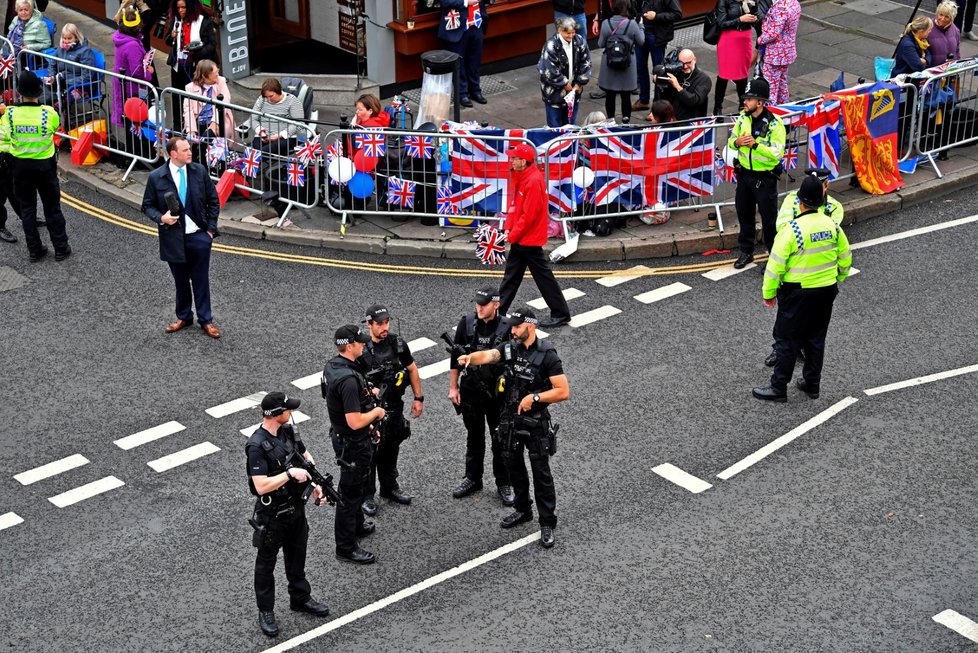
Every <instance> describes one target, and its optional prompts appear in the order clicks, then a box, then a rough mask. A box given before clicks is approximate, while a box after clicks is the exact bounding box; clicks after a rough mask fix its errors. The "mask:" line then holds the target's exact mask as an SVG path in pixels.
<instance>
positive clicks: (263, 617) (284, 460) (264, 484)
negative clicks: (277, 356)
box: [245, 392, 329, 637]
mask: <svg viewBox="0 0 978 653" xmlns="http://www.w3.org/2000/svg"><path fill="white" fill-rule="evenodd" d="M298 407H299V400H298V399H293V398H292V397H289V396H287V395H285V394H283V393H281V392H270V393H268V394H267V395H265V397H264V398H263V399H262V402H261V411H262V423H261V426H259V427H258V430H256V431H255V432H254V434H252V436H251V437H250V438H249V439H248V443H247V444H246V445H245V453H246V454H247V456H248V487H249V488H250V489H251V493H252V494H254V495H255V496H257V497H258V501H257V502H256V503H255V514H254V515H253V516H252V519H251V524H252V526H253V527H254V529H255V535H254V542H253V544H254V545H255V546H256V547H258V557H257V558H256V559H255V596H256V598H257V600H258V625H259V626H260V627H261V630H262V632H263V633H265V634H266V635H268V636H269V637H275V636H276V635H278V632H279V631H278V623H277V622H276V621H275V613H274V612H273V610H274V609H275V576H274V572H275V561H276V559H277V558H278V551H279V549H282V551H283V557H284V558H285V576H286V577H287V578H288V579H289V605H290V606H291V607H292V609H293V610H297V611H299V612H308V613H310V614H314V615H316V616H318V617H325V616H326V615H328V614H329V607H327V606H326V605H325V604H324V603H319V602H318V601H315V600H314V599H313V598H312V596H311V595H310V591H311V590H310V587H309V581H308V580H306V571H305V567H306V540H307V539H308V537H309V526H308V525H307V524H306V512H305V506H304V500H303V498H302V497H303V496H304V495H306V490H307V488H308V484H309V482H310V481H311V480H312V478H311V476H310V474H309V472H307V471H306V470H305V469H302V468H301V467H299V466H295V467H293V466H292V464H291V463H290V459H291V458H292V457H293V454H294V453H295V452H298V453H299V454H300V455H301V456H302V457H303V458H304V459H305V460H307V461H309V462H312V460H313V458H312V455H311V454H310V453H309V452H308V451H307V450H306V447H305V445H304V444H303V443H302V440H301V439H299V437H298V434H297V433H296V431H295V429H294V427H293V426H292V425H290V424H289V423H288V422H289V420H290V419H291V418H292V411H293V410H294V409H296V408H298ZM312 496H313V497H314V498H315V499H316V501H317V505H318V501H319V499H320V498H321V497H322V489H321V488H319V487H316V488H313V491H312Z"/></svg>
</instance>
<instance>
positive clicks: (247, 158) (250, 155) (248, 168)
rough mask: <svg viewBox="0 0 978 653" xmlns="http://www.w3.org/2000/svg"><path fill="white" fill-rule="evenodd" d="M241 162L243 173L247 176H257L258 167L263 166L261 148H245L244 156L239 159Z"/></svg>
mask: <svg viewBox="0 0 978 653" xmlns="http://www.w3.org/2000/svg"><path fill="white" fill-rule="evenodd" d="M239 162H240V164H241V174H243V175H244V176H245V177H257V176H258V168H259V167H260V166H261V150H257V149H255V148H253V147H246V148H245V149H244V156H242V157H241V158H240V159H239Z"/></svg>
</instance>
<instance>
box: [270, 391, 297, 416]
mask: <svg viewBox="0 0 978 653" xmlns="http://www.w3.org/2000/svg"><path fill="white" fill-rule="evenodd" d="M300 403H302V402H301V401H299V400H298V399H296V398H295V397H290V396H289V395H287V394H285V393H284V392H269V393H268V394H267V395H265V396H264V397H263V398H262V400H261V412H262V415H264V416H265V417H275V416H277V415H281V414H282V413H284V412H285V411H287V410H295V409H296V408H298V407H299V404H300Z"/></svg>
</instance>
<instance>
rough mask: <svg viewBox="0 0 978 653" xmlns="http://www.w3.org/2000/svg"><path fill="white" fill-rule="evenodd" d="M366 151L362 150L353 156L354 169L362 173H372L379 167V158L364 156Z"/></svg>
mask: <svg viewBox="0 0 978 653" xmlns="http://www.w3.org/2000/svg"><path fill="white" fill-rule="evenodd" d="M365 151H366V150H360V151H358V152H357V153H356V154H354V155H353V167H354V168H356V169H357V170H359V171H360V172H371V171H372V170H373V169H374V168H376V167H377V161H378V159H377V157H375V156H367V155H366V154H364V152H365Z"/></svg>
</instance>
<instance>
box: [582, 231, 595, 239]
mask: <svg viewBox="0 0 978 653" xmlns="http://www.w3.org/2000/svg"><path fill="white" fill-rule="evenodd" d="M584 235H585V236H586V237H588V238H594V232H593V231H591V230H590V229H588V230H587V231H585V232H584Z"/></svg>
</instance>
